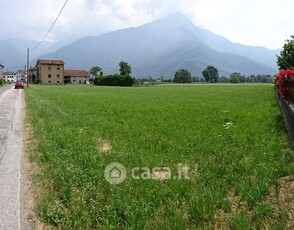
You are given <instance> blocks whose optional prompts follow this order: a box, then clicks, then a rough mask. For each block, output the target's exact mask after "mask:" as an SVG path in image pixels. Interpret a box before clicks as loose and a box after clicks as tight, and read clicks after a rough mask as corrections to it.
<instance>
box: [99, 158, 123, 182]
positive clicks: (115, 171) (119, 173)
mask: <svg viewBox="0 0 294 230" xmlns="http://www.w3.org/2000/svg"><path fill="white" fill-rule="evenodd" d="M126 176H127V170H126V168H125V166H123V165H122V164H120V163H118V162H113V163H111V164H109V165H107V166H106V168H105V170H104V177H105V179H106V180H107V181H108V182H109V183H110V184H113V185H117V184H120V183H122V182H123V181H124V180H125V179H126Z"/></svg>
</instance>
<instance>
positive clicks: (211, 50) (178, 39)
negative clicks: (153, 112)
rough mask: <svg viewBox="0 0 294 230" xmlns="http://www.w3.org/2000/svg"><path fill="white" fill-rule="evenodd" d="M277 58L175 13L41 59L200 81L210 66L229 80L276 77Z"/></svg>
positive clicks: (273, 52) (77, 66) (272, 52)
mask: <svg viewBox="0 0 294 230" xmlns="http://www.w3.org/2000/svg"><path fill="white" fill-rule="evenodd" d="M277 53H278V51H277V50H269V49H266V48H263V47H253V46H245V45H241V44H237V43H233V42H231V41H229V40H228V39H226V38H224V37H221V36H219V35H216V34H214V33H212V32H210V31H208V30H205V29H203V28H201V27H198V26H196V25H194V24H193V23H192V22H191V21H190V20H189V19H188V18H187V17H185V16H184V15H182V14H180V13H175V14H172V15H170V16H167V17H165V18H163V19H161V20H156V21H153V22H151V23H148V24H145V25H142V26H139V27H135V28H127V29H122V30H117V31H113V32H109V33H105V34H102V35H100V36H97V37H85V38H82V39H79V40H78V41H76V42H73V43H71V44H69V45H66V46H63V47H61V48H60V49H58V50H57V51H55V52H52V53H48V54H46V55H42V56H41V57H40V58H54V59H63V60H64V61H65V63H66V68H68V69H86V70H88V69H90V68H91V67H92V66H95V65H99V66H100V67H102V69H103V71H104V73H105V74H110V73H116V72H118V68H119V67H118V64H119V62H120V61H126V62H128V63H129V64H130V65H131V66H132V74H133V75H134V76H136V77H147V76H153V77H159V76H163V77H171V76H173V75H174V73H175V71H176V70H178V69H179V68H185V69H188V70H189V71H191V72H192V74H193V75H194V76H195V75H196V76H201V74H202V70H203V69H204V68H205V67H206V66H207V65H214V66H215V67H216V68H217V69H218V70H219V72H220V74H221V75H226V76H227V75H229V74H230V73H232V72H240V73H242V74H246V75H250V74H273V73H275V71H276V68H277V67H276V64H275V60H276V57H275V55H276V54H277ZM33 64H34V63H33Z"/></svg>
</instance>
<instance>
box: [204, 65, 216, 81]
mask: <svg viewBox="0 0 294 230" xmlns="http://www.w3.org/2000/svg"><path fill="white" fill-rule="evenodd" d="M202 76H203V77H204V79H205V80H206V81H207V82H211V83H214V82H217V81H218V70H217V68H215V67H214V66H212V65H209V66H207V67H206V68H205V69H204V70H203V71H202Z"/></svg>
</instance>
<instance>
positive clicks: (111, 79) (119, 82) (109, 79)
mask: <svg viewBox="0 0 294 230" xmlns="http://www.w3.org/2000/svg"><path fill="white" fill-rule="evenodd" d="M134 83H135V79H134V78H133V77H131V76H130V75H126V76H122V75H119V74H114V75H108V76H99V77H95V79H94V85H104V86H133V85H134Z"/></svg>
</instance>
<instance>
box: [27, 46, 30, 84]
mask: <svg viewBox="0 0 294 230" xmlns="http://www.w3.org/2000/svg"><path fill="white" fill-rule="evenodd" d="M29 64H30V48H27V87H29V68H30V67H29Z"/></svg>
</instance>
